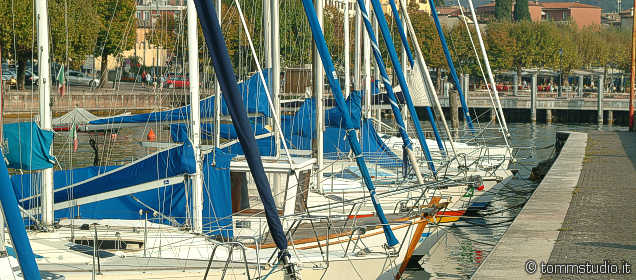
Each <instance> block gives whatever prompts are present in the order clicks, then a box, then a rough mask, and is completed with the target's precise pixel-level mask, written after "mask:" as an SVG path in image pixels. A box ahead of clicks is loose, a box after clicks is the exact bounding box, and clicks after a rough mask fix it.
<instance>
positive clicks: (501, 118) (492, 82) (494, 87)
mask: <svg viewBox="0 0 636 280" xmlns="http://www.w3.org/2000/svg"><path fill="white" fill-rule="evenodd" d="M635 1H636V0H635ZM468 6H469V7H470V13H471V16H472V18H473V22H474V23H475V31H476V32H477V39H478V40H479V46H480V47H481V54H482V56H483V57H484V65H485V66H486V72H487V73H488V80H489V82H490V86H491V88H492V91H493V93H494V95H495V101H496V103H497V104H496V105H497V108H496V109H497V112H498V113H499V121H500V122H501V124H502V126H503V129H504V134H505V135H506V137H510V132H509V131H508V124H506V118H505V116H504V112H503V107H502V106H501V101H500V100H499V92H497V84H496V83H495V77H494V75H493V74H492V69H491V68H490V60H489V59H488V54H487V53H486V48H485V46H484V40H483V38H482V36H481V31H480V28H479V21H477V15H475V7H474V6H473V1H472V0H471V1H468Z"/></svg>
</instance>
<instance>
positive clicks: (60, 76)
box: [57, 64, 66, 96]
mask: <svg viewBox="0 0 636 280" xmlns="http://www.w3.org/2000/svg"><path fill="white" fill-rule="evenodd" d="M65 84H66V79H65V77H64V64H62V67H60V72H58V73H57V90H58V91H59V92H60V95H62V96H64V85H65Z"/></svg>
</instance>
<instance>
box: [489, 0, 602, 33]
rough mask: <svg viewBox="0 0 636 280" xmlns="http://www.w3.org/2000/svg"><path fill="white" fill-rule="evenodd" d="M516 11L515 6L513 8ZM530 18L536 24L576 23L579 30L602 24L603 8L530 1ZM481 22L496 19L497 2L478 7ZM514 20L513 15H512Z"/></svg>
mask: <svg viewBox="0 0 636 280" xmlns="http://www.w3.org/2000/svg"><path fill="white" fill-rule="evenodd" d="M512 8H513V10H514V4H513V6H512ZM528 10H529V12H530V18H531V20H532V21H534V22H538V21H543V20H545V21H554V22H560V23H570V22H573V23H575V24H576V25H577V26H578V27H579V28H583V27H585V26H588V25H594V24H601V7H598V6H594V5H588V4H582V3H578V2H539V1H528ZM476 12H477V14H478V15H479V17H480V18H481V20H484V21H488V20H492V19H494V17H495V2H494V1H492V2H491V3H488V4H485V5H482V6H479V7H477V9H476ZM513 12H514V11H513ZM510 17H511V18H512V15H510Z"/></svg>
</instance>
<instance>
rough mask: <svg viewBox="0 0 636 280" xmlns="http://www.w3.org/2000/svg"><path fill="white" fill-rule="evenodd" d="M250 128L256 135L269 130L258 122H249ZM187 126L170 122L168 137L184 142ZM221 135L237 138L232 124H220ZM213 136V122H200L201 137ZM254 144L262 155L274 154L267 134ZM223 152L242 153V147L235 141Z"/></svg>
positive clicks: (227, 137) (272, 139)
mask: <svg viewBox="0 0 636 280" xmlns="http://www.w3.org/2000/svg"><path fill="white" fill-rule="evenodd" d="M251 126H252V129H253V130H254V132H255V133H256V135H261V134H266V133H269V132H270V131H269V130H267V129H266V128H265V127H264V126H262V125H261V124H258V123H251ZM188 128H189V126H187V125H186V124H172V125H170V137H171V138H172V141H173V142H178V143H180V142H184V141H185V140H187V139H188ZM220 130H221V137H223V138H225V139H229V140H235V139H237V138H238V135H237V134H236V130H234V126H233V125H232V124H221V129H220ZM213 137H214V124H210V123H202V124H201V139H211V138H213ZM256 144H257V146H258V148H259V150H260V151H261V154H262V155H264V156H274V155H276V149H275V147H276V146H275V144H274V137H273V136H268V137H265V138H261V139H257V140H256ZM223 152H226V153H228V154H232V155H244V154H245V152H244V151H243V147H241V144H240V143H236V144H234V145H231V146H229V147H226V148H224V149H223Z"/></svg>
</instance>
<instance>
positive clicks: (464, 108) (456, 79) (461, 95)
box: [429, 1, 475, 132]
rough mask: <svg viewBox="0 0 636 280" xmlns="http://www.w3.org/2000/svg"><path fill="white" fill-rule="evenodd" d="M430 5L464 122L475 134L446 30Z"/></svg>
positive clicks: (433, 4)
mask: <svg viewBox="0 0 636 280" xmlns="http://www.w3.org/2000/svg"><path fill="white" fill-rule="evenodd" d="M429 5H430V6H431V14H432V15H433V21H434V22H435V28H436V29H437V34H438V35H439V40H440V41H441V43H442V49H443V50H444V56H445V57H446V63H447V64H448V69H449V72H450V74H451V77H452V78H453V83H454V84H455V88H456V89H457V93H458V94H459V101H460V102H461V103H462V111H463V113H464V120H465V121H466V123H467V124H468V127H469V128H470V131H471V132H474V129H475V126H474V125H473V120H472V119H471V117H470V113H469V112H468V105H467V104H466V98H464V91H463V90H462V84H461V82H460V81H459V77H458V76H457V71H456V70H455V64H454V63H453V58H452V57H451V54H450V50H448V44H447V43H446V37H445V36H444V30H442V25H441V23H440V22H439V17H438V16H437V9H435V1H430V2H429Z"/></svg>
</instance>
